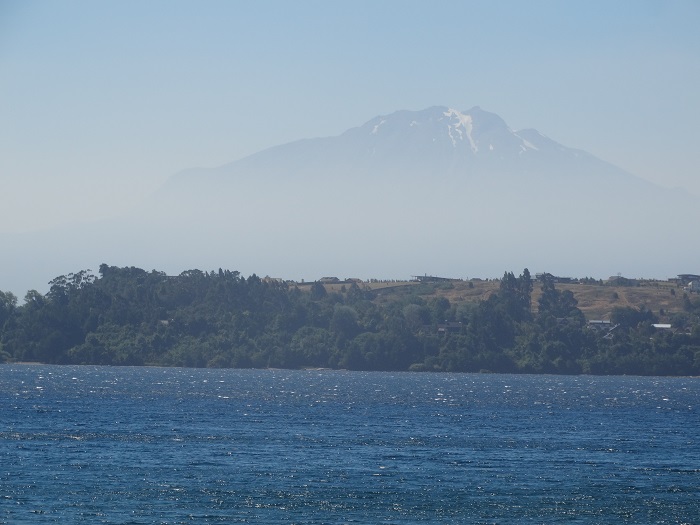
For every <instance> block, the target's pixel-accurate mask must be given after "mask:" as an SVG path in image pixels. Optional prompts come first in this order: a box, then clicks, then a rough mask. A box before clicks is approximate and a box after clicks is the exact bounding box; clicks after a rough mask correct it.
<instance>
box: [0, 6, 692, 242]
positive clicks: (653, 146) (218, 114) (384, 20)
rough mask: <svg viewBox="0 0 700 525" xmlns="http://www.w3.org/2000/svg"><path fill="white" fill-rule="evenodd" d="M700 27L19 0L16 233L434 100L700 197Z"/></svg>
mask: <svg viewBox="0 0 700 525" xmlns="http://www.w3.org/2000/svg"><path fill="white" fill-rule="evenodd" d="M699 27H700V2H698V1H697V0H688V1H674V0H659V1H643V0H633V1H623V0H616V1H614V2H610V1H609V0H605V1H596V0H584V1H576V0H568V1H564V0H559V1H538V0H531V1H528V2H523V1H491V0H484V1H465V0H460V1H439V2H428V1H421V2H415V1H405V0H402V1H381V0H374V1H361V0H351V1H342V0H338V1H304V0H295V1H288V0H285V1H255V2H253V1H246V2H243V1H226V2H221V1H198V2H194V1H191V2H180V1H155V0H150V1H147V2H144V1H141V0H138V1H128V0H126V1H125V0H120V1H113V2H109V1H101V2H95V1H33V0H19V1H12V0H0V191H1V195H2V201H1V202H2V204H1V205H0V232H2V231H4V232H11V231H25V230H31V229H36V228H42V227H46V226H50V225H57V224H62V223H66V222H70V221H79V220H84V219H93V218H99V217H104V216H109V215H110V214H114V213H117V212H119V211H121V210H123V209H124V208H125V207H127V206H129V205H130V204H132V203H134V202H135V201H136V200H137V199H138V198H139V197H140V196H142V195H143V194H144V193H145V192H148V191H151V190H154V189H155V188H157V187H158V185H159V184H161V183H162V182H163V181H164V180H165V179H166V178H167V177H168V176H170V175H172V174H174V173H175V172H177V171H179V170H181V169H184V168H188V167H195V166H217V165H220V164H224V163H226V162H230V161H233V160H236V159H239V158H241V157H243V156H246V155H248V154H251V153H254V152H256V151H259V150H261V149H264V148H266V147H269V146H274V145H277V144H280V143H284V142H289V141H292V140H296V139H300V138H307V137H320V136H329V135H337V134H339V133H341V132H343V131H345V130H346V129H348V128H350V127H354V126H358V125H361V124H362V123H364V122H365V121H367V120H369V119H371V118H373V117H375V116H377V115H380V114H386V113H390V112H393V111H395V110H399V109H411V110H418V109H423V108H427V107H429V106H433V105H447V106H451V107H455V108H458V109H469V108H470V107H472V106H475V105H478V106H481V107H482V108H484V109H486V110H488V111H492V112H495V113H497V114H499V115H500V116H501V117H503V118H504V119H505V120H506V122H507V123H508V124H509V125H510V126H511V127H513V128H515V129H519V128H523V127H534V128H536V129H538V130H539V131H540V132H542V133H544V134H545V135H547V136H549V137H551V138H553V139H555V140H557V141H559V142H561V143H563V144H564V145H566V146H570V147H576V148H581V149H584V150H586V151H588V152H590V153H593V154H594V155H597V156H599V157H601V158H603V159H605V160H607V161H610V162H612V163H614V164H617V165H618V166H620V167H622V168H624V169H627V170H628V171H630V172H632V173H635V174H637V175H639V176H641V177H643V178H646V179H648V180H650V181H653V182H656V183H659V184H662V185H665V186H683V187H685V188H686V189H688V190H689V191H692V192H693V193H695V194H697V195H698V196H700V177H698V166H700V147H698V143H699V142H700V141H699V140H698V139H700V127H699V125H698V123H700V104H699V103H698V97H699V96H700V30H699V29H698V28H699Z"/></svg>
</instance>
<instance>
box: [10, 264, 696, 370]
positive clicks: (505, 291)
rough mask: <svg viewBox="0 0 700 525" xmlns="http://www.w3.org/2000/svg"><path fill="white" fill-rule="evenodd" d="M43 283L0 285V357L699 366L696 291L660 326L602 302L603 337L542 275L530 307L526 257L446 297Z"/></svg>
mask: <svg viewBox="0 0 700 525" xmlns="http://www.w3.org/2000/svg"><path fill="white" fill-rule="evenodd" d="M50 285H51V287H50V290H49V292H48V293H47V294H46V295H42V294H40V293H38V292H36V291H34V290H31V291H29V292H27V294H26V296H25V301H24V304H22V305H20V306H18V305H17V298H16V297H15V296H14V295H12V294H10V293H6V292H0V362H3V361H8V360H15V361H20V360H21V361H40V362H45V363H57V364H61V363H73V364H105V365H147V364H151V365H162V366H187V367H219V368H221V367H236V368H247V367H281V368H304V367H314V368H315V367H328V368H347V369H352V370H424V371H448V372H479V371H492V372H505V373H557V374H578V373H591V374H611V373H612V374H664V375H681V374H683V375H690V374H700V301H693V300H691V299H690V298H688V297H686V300H685V312H684V313H682V314H677V315H676V316H674V318H673V321H672V323H673V328H674V330H673V331H669V330H660V329H656V328H654V326H653V323H654V322H655V321H656V318H655V317H654V316H653V314H652V313H651V312H650V311H648V310H645V309H635V308H616V309H615V311H614V314H613V319H612V320H613V322H614V323H615V324H617V325H618V327H617V328H616V329H615V330H614V331H613V332H612V333H611V334H610V336H609V337H603V335H604V334H602V333H598V332H593V331H591V330H589V329H588V328H587V327H586V322H585V319H584V317H583V314H582V313H581V311H580V310H579V309H578V308H577V302H576V300H575V298H574V296H573V294H572V293H571V292H570V291H566V290H565V291H559V290H557V289H556V288H555V286H554V281H553V280H552V279H550V278H548V277H547V274H545V276H544V278H543V281H542V294H541V296H540V299H539V301H538V304H537V309H536V311H533V308H532V299H531V297H532V290H533V281H532V279H531V278H530V273H529V272H528V270H527V269H525V270H524V271H523V273H522V274H521V275H520V276H518V277H516V276H515V275H514V274H513V273H512V272H506V273H505V274H504V276H503V279H502V280H501V281H500V287H499V290H498V292H497V293H495V294H493V295H491V296H490V297H489V299H488V300H485V301H482V302H480V303H474V304H466V303H465V304H461V305H459V306H457V305H454V304H451V303H450V301H449V300H448V299H446V298H444V297H438V298H434V299H430V300H428V301H426V300H425V299H424V298H423V297H421V293H426V292H431V290H432V289H430V288H429V286H436V285H428V284H424V285H421V286H417V287H415V288H413V289H412V291H411V292H409V293H404V294H400V295H398V296H397V297H398V298H396V299H393V300H392V301H388V302H387V301H381V302H375V301H374V299H375V297H374V295H373V294H372V292H369V291H366V290H363V289H361V288H360V287H359V286H358V285H357V284H356V283H347V285H346V286H345V288H344V289H341V291H340V292H330V293H329V292H327V290H326V288H325V287H324V285H323V284H322V283H314V284H313V285H312V286H311V287H310V290H309V291H301V290H299V288H297V287H296V286H295V285H292V287H290V286H288V285H287V284H286V283H282V282H278V281H274V280H263V279H260V278H259V277H257V276H256V275H251V276H250V277H248V278H244V277H242V276H241V275H240V274H239V273H238V272H231V271H228V270H223V269H218V270H217V271H212V272H202V271H200V270H188V271H185V272H183V273H181V274H180V275H177V276H167V275H165V274H164V273H162V272H157V271H151V272H148V271H145V270H142V269H139V268H133V267H130V268H129V267H127V268H117V267H112V266H107V265H104V264H103V265H101V266H100V268H99V276H94V275H93V274H92V273H90V272H89V271H81V272H78V273H76V274H69V275H66V276H60V277H57V278H56V279H54V280H53V281H51V283H50ZM426 287H428V288H426ZM378 301H379V300H378Z"/></svg>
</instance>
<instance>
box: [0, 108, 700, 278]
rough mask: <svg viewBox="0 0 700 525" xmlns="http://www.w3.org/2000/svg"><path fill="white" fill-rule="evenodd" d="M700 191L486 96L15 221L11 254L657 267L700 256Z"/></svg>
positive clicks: (689, 262) (263, 264)
mask: <svg viewBox="0 0 700 525" xmlns="http://www.w3.org/2000/svg"><path fill="white" fill-rule="evenodd" d="M475 150H476V151H475ZM697 204H698V203H697V199H693V198H691V197H688V196H687V195H683V194H682V193H680V192H677V191H672V190H665V189H663V188H661V187H659V186H656V185H653V184H651V183H649V182H647V181H644V180H643V179H641V178H639V177H636V176H634V175H632V174H629V173H627V172H625V171H624V170H621V169H619V168H617V167H615V166H613V165H612V164H609V163H607V162H605V161H603V160H601V159H598V158H596V157H595V156H593V155H590V154H588V153H586V152H584V151H581V150H577V149H574V148H568V147H566V146H563V145H561V144H559V143H558V142H556V141H555V140H553V139H550V138H548V137H547V136H545V135H543V134H542V133H540V132H539V131H537V130H531V129H527V128H526V129H524V130H520V131H518V132H515V131H513V130H512V129H510V128H509V127H508V125H507V124H506V123H505V121H504V120H503V119H501V118H500V117H499V116H498V115H496V114H494V113H489V112H487V111H484V110H482V109H480V108H478V107H475V108H472V109H471V110H468V111H467V112H458V111H455V110H451V109H450V108H449V107H447V106H434V107H432V108H428V109H426V110H421V111H408V110H403V111H398V112H394V113H391V114H389V115H384V116H378V117H375V118H373V119H371V120H369V121H367V122H365V123H364V124H362V125H361V126H357V127H354V128H351V129H348V130H346V131H345V132H343V133H341V134H340V135H337V136H335V137H320V138H310V139H301V140H299V141H295V142H291V143H287V144H282V145H279V146H274V147H271V148H268V149H265V150H262V151H260V152H258V153H255V154H253V155H250V156H247V157H245V158H243V159H239V160H238V161H234V162H232V163H228V164H224V165H222V166H219V167H216V168H206V169H196V168H195V169H189V170H184V171H181V172H179V173H177V174H175V175H173V176H172V177H171V178H170V179H169V180H168V181H167V182H166V184H164V185H163V187H162V188H161V189H160V190H159V191H158V192H156V193H155V194H153V195H152V196H151V197H150V198H149V199H147V200H146V201H144V203H143V204H142V205H141V206H140V207H138V208H136V209H134V210H133V211H132V212H131V213H130V214H128V215H125V216H123V217H121V218H119V219H116V220H112V221H104V222H101V223H99V224H95V225H85V226H82V227H80V228H76V227H71V228H65V229H62V230H59V231H55V232H53V233H52V234H51V235H48V236H38V235H35V236H31V237H29V236H19V237H8V236H3V237H2V238H1V239H0V240H2V241H3V243H4V245H5V246H7V248H8V253H13V257H14V258H13V260H12V261H8V262H7V263H6V264H5V265H4V266H3V267H2V268H9V271H11V272H16V271H17V268H21V269H23V270H24V269H28V268H30V267H39V266H40V267H41V271H44V269H45V268H47V267H48V266H50V265H53V266H55V267H60V268H68V269H69V271H75V270H76V269H79V268H96V267H97V266H99V264H101V263H103V262H108V263H109V264H116V265H125V264H133V265H137V266H141V267H160V268H165V269H166V270H169V269H170V268H173V269H176V268H187V267H190V268H216V267H219V266H225V267H229V268H235V269H237V270H239V271H242V272H243V273H246V272H248V273H251V272H253V271H255V272H259V273H261V274H263V275H265V274H267V275H278V276H285V277H288V278H305V279H313V278H318V276H319V275H337V274H340V275H353V276H357V277H364V278H370V277H383V276H392V277H398V276H402V275H403V276H408V275H413V274H414V273H415V272H416V271H422V272H428V273H431V274H434V275H454V276H466V275H482V276H497V275H498V273H499V272H502V271H503V268H510V269H518V268H525V267H527V268H530V269H531V270H533V271H549V272H552V273H556V274H564V275H592V276H596V277H607V276H609V275H615V274H617V273H623V274H624V275H630V276H646V277H655V278H658V277H668V276H671V275H676V274H678V273H679V272H682V271H686V270H687V269H689V268H690V269H691V271H692V268H693V267H694V266H695V264H696V261H697V260H700V249H699V248H698V247H697V246H695V245H694V244H693V243H692V242H690V239H692V234H693V233H694V232H693V225H694V224H697V223H698V222H699V221H700V212H699V210H700V206H698V205H697ZM40 239H44V241H42V240H40ZM47 239H48V240H47ZM80 261H84V262H82V263H81V262H80ZM164 261H167V263H164ZM61 273H65V271H63V270H59V271H55V272H51V273H44V274H43V275H46V280H47V281H48V280H49V279H51V278H53V277H55V276H56V275H58V274H61ZM35 281H36V280H35ZM2 288H3V286H2V285H0V289H2Z"/></svg>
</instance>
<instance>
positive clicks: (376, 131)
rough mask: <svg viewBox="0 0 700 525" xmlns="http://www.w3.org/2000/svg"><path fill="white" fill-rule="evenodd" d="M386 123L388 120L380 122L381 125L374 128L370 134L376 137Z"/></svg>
mask: <svg viewBox="0 0 700 525" xmlns="http://www.w3.org/2000/svg"><path fill="white" fill-rule="evenodd" d="M385 122H386V119H382V120H380V121H379V124H376V125H375V126H374V128H372V131H371V133H370V134H371V135H376V134H377V133H379V128H380V127H381V125H382V124H384V123H385Z"/></svg>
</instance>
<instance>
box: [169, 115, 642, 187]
mask: <svg viewBox="0 0 700 525" xmlns="http://www.w3.org/2000/svg"><path fill="white" fill-rule="evenodd" d="M555 174H568V175H583V174H588V175H590V176H606V177H617V178H624V179H627V180H628V181H629V180H631V176H630V175H629V174H625V173H624V172H622V171H621V170H619V169H618V168H615V167H614V166H612V165H610V164H608V163H605V162H603V161H601V160H599V159H597V158H595V157H593V156H592V155H589V154H587V153H585V152H583V151H580V150H576V149H571V148H567V147H564V146H562V145H561V144H558V143H557V142H555V141H553V140H551V139H549V138H547V137H545V136H544V135H542V134H540V133H539V132H537V131H535V130H522V131H518V132H516V131H513V130H512V129H510V128H509V127H508V126H507V124H506V123H505V122H504V121H503V119H501V118H500V117H499V116H498V115H496V114H494V113H489V112H487V111H484V110H482V109H480V108H478V107H474V108H472V109H470V110H469V111H466V112H460V111H457V110H454V109H450V108H447V107H432V108H429V109H426V110H423V111H397V112H395V113H392V114H391V115H387V116H380V117H376V118H374V119H372V120H370V121H369V122H367V123H366V124H364V125H362V126H360V127H357V128H353V129H350V130H348V131H346V132H345V133H343V134H342V135H339V136H337V137H327V138H317V139H305V140H300V141H296V142H292V143H289V144H284V145H281V146H276V147H272V148H269V149H266V150H264V151H261V152H259V153H257V154H254V155H251V156H249V157H246V158H244V159H242V160H239V161H236V162H232V163H230V164H226V165H224V166H221V167H219V168H214V169H209V170H201V169H200V170H187V171H184V172H182V173H180V174H178V175H176V176H175V177H173V179H172V180H171V182H170V184H171V185H172V184H177V183H181V182H183V181H185V180H187V179H192V178H194V177H198V178H208V179H215V180H217V182H228V181H231V180H232V179H233V178H238V179H240V178H244V177H251V176H255V177H266V178H272V179H276V178H277V177H284V178H292V177H305V178H311V179H312V180H316V178H317V177H318V178H321V179H339V178H342V177H352V178H357V177H358V176H360V177H376V178H383V179H387V178H393V177H403V178H405V179H412V178H415V177H417V178H419V179H421V180H425V179H426V177H431V178H432V177H438V178H445V177H447V178H451V179H453V180H454V179H455V178H465V177H474V176H494V175H500V176H504V175H509V176H524V175H532V176H535V175H538V176H541V175H548V176H551V175H555ZM399 180H400V179H399Z"/></svg>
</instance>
